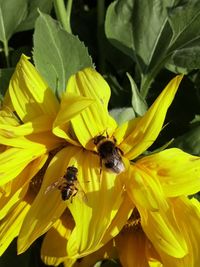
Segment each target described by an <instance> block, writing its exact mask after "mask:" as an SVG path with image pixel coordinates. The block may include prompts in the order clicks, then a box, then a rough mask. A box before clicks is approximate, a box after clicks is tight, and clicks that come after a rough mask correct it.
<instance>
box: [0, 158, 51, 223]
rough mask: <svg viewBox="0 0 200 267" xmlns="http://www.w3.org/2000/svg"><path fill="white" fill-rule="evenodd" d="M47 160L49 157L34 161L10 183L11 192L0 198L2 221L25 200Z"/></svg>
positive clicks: (0, 216) (0, 217)
mask: <svg viewBox="0 0 200 267" xmlns="http://www.w3.org/2000/svg"><path fill="white" fill-rule="evenodd" d="M46 160H47V155H43V156H41V157H40V158H38V159H36V160H34V161H33V162H31V163H30V164H29V165H28V166H27V167H26V168H25V169H24V170H23V171H22V172H21V173H20V174H19V175H18V176H17V177H16V178H15V179H14V180H13V181H10V182H9V184H10V190H9V192H5V193H4V194H2V195H1V198H0V219H2V218H3V217H4V216H5V215H6V214H7V213H8V212H9V211H10V210H11V209H12V208H13V207H14V206H15V205H16V204H17V203H18V202H19V201H20V200H21V199H23V197H24V196H25V194H26V192H27V190H28V186H29V182H30V179H31V178H32V177H33V176H34V175H35V174H36V173H37V172H38V171H39V170H40V169H41V168H42V166H43V165H44V163H45V161H46ZM6 187H7V184H6ZM6 193H7V194H6Z"/></svg>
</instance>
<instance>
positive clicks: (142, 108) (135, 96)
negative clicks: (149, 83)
mask: <svg viewBox="0 0 200 267" xmlns="http://www.w3.org/2000/svg"><path fill="white" fill-rule="evenodd" d="M127 77H128V79H129V81H130V84H131V89H132V106H133V110H134V111H135V113H136V114H137V115H138V116H143V115H144V113H145V112H146V111H147V109H148V106H147V103H146V101H145V100H144V99H143V98H142V96H141V94H140V92H139V90H138V88H137V85H136V83H135V81H134V80H133V78H132V77H131V75H130V74H129V73H127Z"/></svg>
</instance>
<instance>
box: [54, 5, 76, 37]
mask: <svg viewBox="0 0 200 267" xmlns="http://www.w3.org/2000/svg"><path fill="white" fill-rule="evenodd" d="M72 2H73V0H68V1H67V6H66V7H65V3H64V0H54V7H55V12H56V16H57V18H58V19H59V21H60V22H61V24H62V26H63V28H64V29H65V30H66V31H67V32H69V33H72V30H71V25H70V17H71V10H72Z"/></svg>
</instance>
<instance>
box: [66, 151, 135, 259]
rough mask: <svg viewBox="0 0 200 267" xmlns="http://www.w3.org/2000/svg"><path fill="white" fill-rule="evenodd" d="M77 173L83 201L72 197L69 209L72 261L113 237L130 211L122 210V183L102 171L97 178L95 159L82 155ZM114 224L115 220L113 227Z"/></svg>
mask: <svg viewBox="0 0 200 267" xmlns="http://www.w3.org/2000/svg"><path fill="white" fill-rule="evenodd" d="M78 170H79V182H80V186H81V188H82V190H83V192H85V194H86V201H83V199H82V201H81V199H80V198H78V197H74V199H73V203H72V204H70V205H69V209H70V211H71V213H72V216H73V218H74V220H75V223H76V225H75V228H74V229H73V231H72V234H71V235H70V238H69V241H68V244H67V252H68V256H69V257H75V258H80V257H82V256H86V255H88V254H90V253H92V252H94V251H96V250H98V249H99V248H100V247H102V246H103V245H104V244H105V243H104V242H108V241H109V240H110V239H111V238H112V237H113V236H112V234H113V235H116V234H118V232H119V231H120V229H121V227H122V226H123V224H124V223H125V221H126V220H127V217H128V214H129V213H130V210H131V208H132V206H131V205H130V204H129V205H128V207H129V208H128V209H126V208H125V209H122V208H121V207H122V206H123V201H124V197H125V196H124V192H123V185H122V183H121V180H120V179H119V176H116V174H114V173H109V172H106V171H104V170H103V171H102V173H101V175H100V168H99V157H98V156H97V155H95V154H92V153H91V152H87V151H83V152H82V153H81V154H80V158H79V161H78ZM82 181H83V182H82ZM126 203H130V201H129V202H128V201H127V202H126ZM123 207H124V206H123ZM118 213H119V214H118ZM119 218H121V220H120V219H119ZM113 220H116V221H115V223H114V224H112V222H113ZM107 229H108V230H107ZM107 231H108V232H107Z"/></svg>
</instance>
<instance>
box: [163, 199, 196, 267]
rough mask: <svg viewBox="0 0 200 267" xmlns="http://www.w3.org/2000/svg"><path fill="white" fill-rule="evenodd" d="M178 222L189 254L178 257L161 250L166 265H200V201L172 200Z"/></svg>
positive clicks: (176, 266) (179, 266)
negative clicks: (170, 255)
mask: <svg viewBox="0 0 200 267" xmlns="http://www.w3.org/2000/svg"><path fill="white" fill-rule="evenodd" d="M171 204H172V211H174V214H175V216H176V219H177V224H178V226H179V228H180V230H181V233H182V235H183V236H184V238H185V240H186V242H187V245H188V254H187V255H185V257H183V258H180V259H176V258H175V257H169V255H167V254H166V253H163V252H161V251H159V253H160V256H161V258H162V261H163V265H164V266H173V267H188V266H191V267H199V262H200V247H199V244H200V232H199V221H200V203H199V202H198V201H197V200H196V199H192V200H188V199H187V198H182V199H180V198H175V199H172V201H171Z"/></svg>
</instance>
